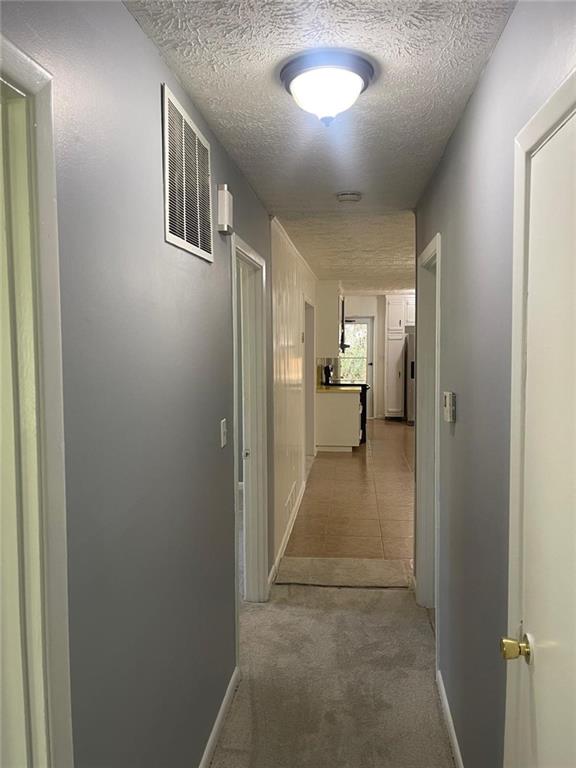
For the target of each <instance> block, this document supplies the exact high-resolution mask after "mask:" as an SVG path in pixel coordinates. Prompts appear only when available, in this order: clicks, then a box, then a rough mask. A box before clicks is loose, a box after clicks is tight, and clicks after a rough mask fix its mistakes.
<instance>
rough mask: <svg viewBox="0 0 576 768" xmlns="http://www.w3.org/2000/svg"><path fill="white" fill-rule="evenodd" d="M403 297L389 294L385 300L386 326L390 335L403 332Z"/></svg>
mask: <svg viewBox="0 0 576 768" xmlns="http://www.w3.org/2000/svg"><path fill="white" fill-rule="evenodd" d="M404 304H405V302H404V297H402V296H389V297H387V301H386V327H387V330H388V334H389V335H390V336H392V335H394V334H395V333H396V334H403V333H404V324H405V322H404V314H405V310H404Z"/></svg>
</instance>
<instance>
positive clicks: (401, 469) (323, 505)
mask: <svg viewBox="0 0 576 768" xmlns="http://www.w3.org/2000/svg"><path fill="white" fill-rule="evenodd" d="M413 552H414V428H413V427H409V426H407V425H406V424H404V423H402V422H390V421H383V420H377V419H374V420H373V421H371V422H369V423H368V441H367V443H366V445H364V446H362V447H360V448H357V449H354V451H353V452H352V453H319V454H318V455H317V457H316V459H315V461H314V463H313V465H312V468H311V470H310V474H309V476H308V483H307V486H306V492H305V494H304V498H303V499H302V504H301V506H300V511H299V513H298V517H297V518H296V523H295V525H294V529H293V531H292V535H291V537H290V541H289V542H288V546H287V548H286V553H285V555H286V557H356V558H382V559H386V560H406V561H409V562H411V560H412V558H413Z"/></svg>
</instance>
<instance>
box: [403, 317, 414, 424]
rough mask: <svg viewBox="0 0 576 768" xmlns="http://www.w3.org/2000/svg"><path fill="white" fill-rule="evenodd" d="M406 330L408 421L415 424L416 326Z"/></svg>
mask: <svg viewBox="0 0 576 768" xmlns="http://www.w3.org/2000/svg"><path fill="white" fill-rule="evenodd" d="M405 330H406V377H405V379H404V380H405V381H406V421H407V422H408V424H414V419H415V418H416V326H415V325H407V326H406V327H405Z"/></svg>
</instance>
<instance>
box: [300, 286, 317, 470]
mask: <svg viewBox="0 0 576 768" xmlns="http://www.w3.org/2000/svg"><path fill="white" fill-rule="evenodd" d="M307 305H308V306H309V307H310V308H311V310H312V316H313V325H314V330H313V333H312V359H313V360H314V364H313V365H312V369H311V370H308V368H309V366H308V365H307V364H306V360H307V356H308V355H307V353H308V352H309V347H308V345H309V344H310V339H308V338H307V335H306V306H307ZM302 329H303V330H302V334H303V335H302V338H303V341H304V344H303V349H302V372H303V376H302V419H303V432H302V434H303V437H304V466H303V469H302V477H303V478H304V482H306V476H307V471H306V468H307V465H308V457H309V456H312V455H313V456H316V453H317V451H316V365H315V361H316V305H315V303H314V301H312V299H311V298H310V297H309V296H307V295H306V294H305V293H303V294H302ZM310 395H311V397H309V396H310ZM308 400H310V403H311V409H309V408H307V407H306V403H307V402H308ZM310 410H311V413H309V411H310ZM308 419H310V420H311V421H312V425H313V426H312V428H313V431H314V440H313V453H312V454H309V453H308V425H307V421H308Z"/></svg>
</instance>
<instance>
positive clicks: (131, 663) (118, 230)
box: [2, 2, 273, 768]
mask: <svg viewBox="0 0 576 768" xmlns="http://www.w3.org/2000/svg"><path fill="white" fill-rule="evenodd" d="M2 10H3V18H2V26H3V32H4V34H5V35H6V36H7V37H9V38H10V39H11V40H12V41H13V42H14V43H15V44H16V45H18V46H19V47H20V48H22V49H23V50H24V51H25V52H27V53H28V54H30V55H31V56H32V57H33V58H34V59H36V60H37V61H38V62H39V63H40V64H41V65H42V66H44V67H45V68H46V69H47V70H49V71H50V72H51V73H52V74H53V75H54V78H55V81H54V82H55V104H54V116H55V130H56V160H57V183H58V215H59V234H60V259H61V261H60V268H61V286H62V322H63V329H62V330H63V361H64V407H65V436H66V470H67V496H68V558H69V563H68V565H69V592H70V641H71V674H72V708H73V731H74V743H75V760H76V766H77V767H78V768H87V767H88V766H93V767H94V768H96V767H98V768H130V767H132V766H133V767H134V768H145V767H146V766H150V768H158V767H159V766H163V767H164V766H165V767H166V768H170V767H174V768H176V767H177V768H181V767H182V766H189V767H190V768H193V766H195V765H197V764H198V762H199V759H200V757H201V754H202V751H203V749H204V746H205V744H206V740H207V738H208V735H209V732H210V729H211V727H212V724H213V722H214V719H215V716H216V713H217V711H218V708H219V706H220V703H221V701H222V697H223V695H224V692H225V689H226V686H227V684H228V681H229V679H230V675H231V673H232V670H233V668H234V664H235V618H234V616H235V608H234V602H235V588H234V512H233V494H234V488H233V447H232V442H231V441H230V442H229V444H228V447H227V448H225V449H224V450H221V449H220V445H219V421H220V419H221V418H223V417H226V418H228V420H229V423H231V421H232V414H233V393H232V376H233V365H232V318H231V298H230V240H229V239H225V238H223V237H221V236H219V235H218V234H216V233H215V235H214V237H215V262H214V264H213V265H210V264H208V263H206V262H205V261H203V260H201V259H198V258H196V257H194V256H192V255H190V254H188V253H186V252H184V251H182V250H179V249H178V248H175V247H173V246H170V245H167V244H166V243H165V242H164V237H163V197H162V160H161V146H162V145H161V117H160V116H161V101H160V84H161V83H162V82H164V81H166V82H168V84H169V86H170V88H171V89H172V90H173V91H174V92H175V93H176V95H177V98H178V99H180V100H181V101H182V102H183V104H184V105H185V106H186V107H187V108H188V109H189V111H190V112H191V114H192V116H193V118H194V119H196V120H197V121H198V123H199V125H200V127H201V129H202V131H203V132H205V134H207V136H208V137H209V139H210V141H211V144H212V161H213V181H214V183H215V184H216V183H219V182H228V184H229V185H230V187H231V190H232V192H233V194H234V205H235V214H236V222H237V229H238V232H239V234H240V236H241V237H242V238H243V239H244V240H246V241H247V242H248V243H249V244H250V245H251V246H252V247H253V248H255V249H256V250H257V251H258V252H259V253H260V254H261V255H262V256H263V257H264V258H266V259H267V260H269V255H270V231H269V219H268V215H267V212H266V211H265V209H264V208H263V207H262V205H261V204H260V202H259V201H258V199H257V198H256V196H255V195H254V193H253V192H252V190H251V189H250V188H249V187H248V185H247V183H246V182H245V180H244V178H243V177H242V176H241V174H240V173H239V172H238V170H237V169H236V167H235V166H234V165H233V164H232V162H231V161H230V159H229V158H228V156H227V155H226V153H225V152H224V151H223V149H222V148H221V146H220V145H219V143H218V142H217V141H216V139H215V138H214V136H213V135H212V134H211V132H210V130H209V129H208V128H207V126H206V125H205V123H204V121H203V120H202V118H201V117H200V116H199V115H198V113H197V112H196V111H195V109H194V108H193V106H192V105H191V104H190V102H189V101H188V99H187V97H186V96H185V94H184V93H183V92H182V89H181V88H180V87H179V85H178V83H177V82H176V81H175V79H174V77H173V76H172V75H171V73H170V72H169V71H168V69H167V68H166V66H165V65H164V64H163V62H162V61H161V59H160V58H159V56H158V54H157V52H156V49H155V48H154V47H153V45H152V44H151V43H150V42H149V41H148V39H147V38H146V37H145V35H144V34H143V33H142V31H141V30H140V28H139V27H138V25H137V24H136V22H135V21H134V20H133V18H132V17H131V16H130V15H129V13H128V11H127V10H126V9H125V8H124V6H122V5H121V4H119V3H92V2H86V3H84V2H82V3H76V2H71V3H69V2H65V3H62V4H59V3H50V2H46V3H44V2H42V3H8V4H3V9H2ZM270 360H271V357H270ZM270 421H271V419H270ZM272 498H273V496H272Z"/></svg>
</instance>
